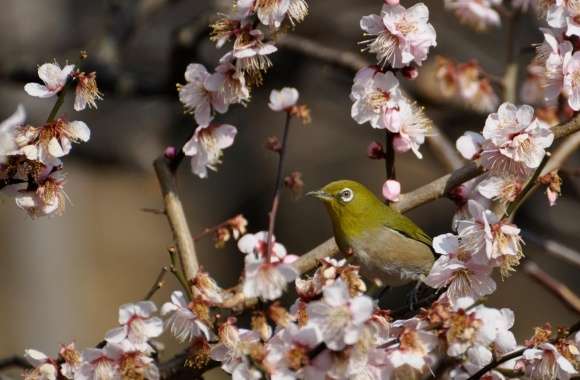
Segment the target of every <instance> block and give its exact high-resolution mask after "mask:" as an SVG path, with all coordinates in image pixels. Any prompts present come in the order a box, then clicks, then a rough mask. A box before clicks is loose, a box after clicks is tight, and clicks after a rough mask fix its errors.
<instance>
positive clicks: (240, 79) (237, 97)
mask: <svg viewBox="0 0 580 380" xmlns="http://www.w3.org/2000/svg"><path fill="white" fill-rule="evenodd" d="M207 86H208V87H209V88H212V89H214V88H217V89H218V91H220V92H221V93H222V94H223V97H224V100H225V102H226V104H235V103H240V104H246V103H247V102H248V101H249V100H250V89H249V88H248V86H247V84H246V78H245V76H244V73H243V72H241V71H238V70H236V67H235V66H234V65H233V64H231V63H230V62H224V63H221V64H219V65H218V66H217V67H216V68H215V73H214V74H212V75H210V76H209V78H208V79H207Z"/></svg>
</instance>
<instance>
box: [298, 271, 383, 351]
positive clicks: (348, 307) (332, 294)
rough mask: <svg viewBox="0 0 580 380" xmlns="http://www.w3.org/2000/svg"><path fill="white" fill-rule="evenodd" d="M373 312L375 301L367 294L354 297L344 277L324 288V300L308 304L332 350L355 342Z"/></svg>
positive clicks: (316, 324)
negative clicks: (350, 293) (349, 291)
mask: <svg viewBox="0 0 580 380" xmlns="http://www.w3.org/2000/svg"><path fill="white" fill-rule="evenodd" d="M372 312H373V302H372V300H371V299H370V298H369V297H367V296H357V297H354V298H351V297H350V295H349V293H348V287H347V285H346V283H345V282H344V281H343V280H342V279H338V280H337V281H336V282H335V283H334V284H332V285H330V286H327V287H326V288H325V289H324V291H323V298H322V300H321V301H316V302H312V303H310V304H308V316H309V318H310V321H311V323H312V324H313V325H314V326H316V327H317V328H318V329H319V330H320V332H321V335H322V340H323V341H324V342H325V343H326V345H327V346H328V348H330V349H331V350H342V349H343V348H344V347H345V346H346V345H352V344H355V343H356V342H357V341H358V338H359V335H360V334H361V332H362V329H363V327H364V323H365V322H366V321H368V319H369V318H370V317H371V315H372Z"/></svg>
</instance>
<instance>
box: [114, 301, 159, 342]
mask: <svg viewBox="0 0 580 380" xmlns="http://www.w3.org/2000/svg"><path fill="white" fill-rule="evenodd" d="M156 311H157V307H156V306H155V304H154V303H153V302H151V301H141V302H138V303H135V304H125V305H122V306H121V307H120V308H119V324H120V325H121V326H120V327H116V328H114V329H112V330H110V331H109V332H108V333H107V335H106V336H105V340H106V341H107V342H110V343H117V344H121V343H123V342H124V341H126V343H127V347H129V348H131V349H133V350H137V351H142V352H150V351H152V350H153V349H152V347H151V346H150V345H149V343H148V341H149V339H151V338H157V337H158V336H159V335H161V333H162V332H163V321H162V320H161V319H159V318H157V317H153V316H152V315H153V313H155V312H156Z"/></svg>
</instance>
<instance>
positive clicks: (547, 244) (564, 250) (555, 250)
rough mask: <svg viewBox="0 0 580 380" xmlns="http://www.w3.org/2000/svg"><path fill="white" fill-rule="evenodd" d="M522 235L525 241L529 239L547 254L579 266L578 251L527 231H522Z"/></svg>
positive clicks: (579, 256) (579, 257) (579, 253)
mask: <svg viewBox="0 0 580 380" xmlns="http://www.w3.org/2000/svg"><path fill="white" fill-rule="evenodd" d="M522 235H523V237H524V239H525V240H526V241H530V242H532V243H533V244H535V245H537V246H539V247H541V248H542V249H543V250H544V251H545V252H546V253H547V254H549V255H551V256H554V257H556V258H558V259H560V260H564V261H566V262H568V263H569V264H572V265H575V266H576V267H578V268H580V252H577V251H575V250H573V249H572V248H570V247H567V246H565V245H563V244H562V243H559V242H557V241H555V240H550V239H547V238H545V237H541V236H537V235H536V234H534V233H532V232H529V231H522Z"/></svg>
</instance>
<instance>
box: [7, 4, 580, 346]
mask: <svg viewBox="0 0 580 380" xmlns="http://www.w3.org/2000/svg"><path fill="white" fill-rule="evenodd" d="M223 3H224V2H220V1H218V2H217V3H215V2H212V1H210V0H109V1H104V0H103V1H75V0H43V1H38V0H2V12H0V118H2V119H3V118H5V117H7V116H8V115H10V114H11V113H12V112H13V111H14V109H15V108H16V106H17V104H18V103H22V104H24V105H25V107H26V109H27V110H28V121H29V122H30V123H33V124H34V123H39V122H41V121H43V120H44V119H46V116H47V114H48V113H49V111H50V109H51V107H52V105H53V101H54V99H49V100H42V99H36V98H31V97H29V96H28V95H26V93H25V92H24V90H23V86H24V84H25V83H26V82H28V81H36V78H37V77H36V68H37V66H38V65H39V64H42V63H44V62H48V61H53V60H54V59H56V60H57V61H58V62H60V63H61V64H62V63H64V62H65V60H67V59H68V60H70V61H73V60H75V59H76V57H77V56H78V52H79V51H80V50H81V49H85V50H87V51H88V53H89V56H90V58H89V60H88V62H87V65H88V68H89V69H94V70H96V71H97V79H98V82H99V84H100V87H101V90H102V91H103V92H104V94H105V96H104V98H105V100H104V101H103V102H100V103H99V109H98V110H96V111H94V110H93V111H85V112H82V113H75V112H74V111H73V110H72V101H71V100H70V98H69V99H68V100H67V103H66V105H65V107H63V112H64V113H65V114H66V115H67V116H68V117H69V118H70V119H72V120H84V121H86V122H87V124H88V125H89V127H90V128H91V131H92V138H91V140H90V142H89V143H87V144H82V145H75V146H74V147H73V151H72V154H71V155H69V156H67V157H66V159H65V163H66V165H65V169H66V171H67V173H68V176H67V185H66V191H67V194H68V196H69V197H70V199H71V201H70V204H69V205H68V207H67V210H66V212H65V214H64V215H63V216H61V217H56V218H52V219H40V220H34V221H33V220H30V219H29V218H28V217H27V216H26V214H25V213H24V212H23V211H21V210H19V209H17V208H16V206H15V205H14V204H13V201H12V200H11V199H10V198H8V197H1V196H0V357H2V356H8V355H11V354H21V353H23V350H24V349H25V348H32V347H34V348H37V349H39V350H41V351H45V352H47V353H49V354H56V352H57V350H58V347H59V345H60V344H61V343H67V342H69V341H75V342H77V344H78V346H79V347H86V346H91V345H94V344H95V343H96V342H98V341H100V340H101V339H102V337H103V335H104V333H105V332H106V331H107V330H108V329H110V328H112V327H114V326H115V325H116V324H117V310H118V307H119V305H120V304H123V303H126V302H134V301H137V300H140V299H142V298H143V297H144V295H145V294H146V293H147V291H148V290H149V288H150V287H151V285H152V284H153V282H154V279H155V277H156V276H157V274H158V272H159V270H160V268H161V267H162V266H163V265H165V264H167V263H168V256H167V253H166V252H167V251H166V250H167V247H168V246H169V245H170V244H171V233H170V230H169V227H168V226H167V223H166V220H165V218H164V217H163V216H162V215H154V214H150V213H145V212H143V211H141V209H142V208H161V207H162V203H161V198H160V193H159V189H158V185H157V182H156V179H155V175H154V173H153V169H152V166H151V163H152V161H153V159H154V158H155V157H156V156H158V155H159V154H160V153H161V152H162V151H163V149H164V147H166V146H167V145H180V144H182V143H183V141H184V140H185V139H186V138H187V136H188V135H189V134H190V133H191V132H192V130H193V128H194V125H193V119H192V118H191V117H189V116H186V115H183V111H182V107H181V105H180V103H179V101H178V98H177V93H176V90H175V84H176V83H177V82H184V80H183V73H184V71H185V67H186V66H187V64H188V63H191V62H199V63H203V64H204V65H206V66H207V67H208V68H211V67H213V66H214V65H215V63H216V62H217V60H218V59H219V57H220V56H221V55H222V54H223V53H225V51H218V50H217V49H215V47H214V46H213V45H211V44H210V43H209V41H208V39H207V35H206V32H207V30H206V28H205V25H204V24H203V20H205V19H206V18H207V16H208V14H212V13H215V11H216V9H219V7H221V6H224V5H225V4H223ZM225 3H227V1H225ZM309 3H310V7H311V13H310V15H309V16H308V17H307V19H306V21H305V22H304V23H303V24H300V25H298V26H297V27H296V29H295V30H294V31H292V33H294V34H296V35H300V36H304V37H308V38H311V39H313V40H316V41H318V42H321V43H323V44H325V45H327V46H332V47H336V48H339V49H345V50H349V51H352V52H357V51H358V50H359V47H358V46H357V42H358V41H359V40H360V39H361V31H360V29H359V26H358V23H359V19H360V17H361V16H363V15H367V14H370V13H376V12H378V10H379V8H380V6H381V3H382V2H381V1H377V0H358V1H356V2H354V1H348V0H334V1H310V2H309ZM403 3H404V5H406V6H408V5H409V4H407V2H405V1H404V2H403ZM426 3H427V5H428V6H429V8H430V10H431V13H432V14H431V17H430V20H431V23H432V24H433V26H434V27H435V29H436V30H437V37H438V38H437V42H438V46H437V48H436V49H432V51H431V53H430V57H431V58H430V61H429V62H427V64H426V69H425V71H424V73H422V74H421V75H420V76H419V79H418V81H420V83H418V85H420V86H421V87H424V88H427V89H429V88H431V89H432V88H434V85H433V84H432V80H433V76H432V71H429V66H430V65H432V62H433V61H434V57H435V55H437V54H441V55H445V56H450V57H453V58H455V59H457V60H459V61H467V60H468V59H470V58H476V59H477V60H478V61H479V62H480V63H481V64H482V65H483V67H484V68H486V70H487V71H488V72H490V73H492V74H496V75H501V74H502V70H503V63H504V46H503V45H504V43H505V39H506V32H505V30H504V29H494V30H491V31H489V32H487V33H484V34H477V33H475V32H472V31H471V30H469V29H468V28H466V27H464V26H461V25H459V23H458V22H457V21H456V19H455V17H454V16H453V15H452V14H450V13H448V12H446V11H445V10H444V9H443V5H442V4H443V2H442V1H427V2H426ZM200 22H202V24H200ZM516 37H517V38H516V44H517V45H516V46H521V47H525V46H529V45H530V44H531V43H537V42H540V41H541V40H542V36H541V34H540V33H539V31H538V24H537V21H536V19H535V16H534V15H533V14H530V15H526V16H525V17H523V18H522V19H521V20H520V23H519V27H518V30H517V33H516ZM369 58H372V57H369ZM521 59H522V62H523V63H524V64H525V63H526V62H527V61H529V60H530V59H531V55H525V54H524V55H523V56H522V58H521ZM273 61H274V67H273V68H272V69H271V70H270V71H269V72H268V74H267V75H266V80H265V83H264V85H263V86H262V87H261V88H258V89H256V90H255V91H254V93H253V99H252V101H251V103H250V104H249V105H248V107H247V108H243V107H240V106H234V107H232V108H231V110H230V112H228V113H227V114H226V115H224V116H223V117H222V116H220V117H219V120H221V121H223V122H227V123H230V124H233V125H235V126H237V127H238V130H239V132H238V136H237V139H236V143H235V144H234V146H233V147H231V148H229V149H227V150H226V151H225V156H224V163H223V165H221V166H220V168H219V172H218V173H213V172H212V173H210V175H209V178H208V179H206V180H200V179H198V178H197V177H195V176H193V175H192V174H191V172H190V171H189V168H188V165H182V168H181V171H180V173H179V186H180V190H181V196H182V200H183V202H184V203H185V207H186V212H187V215H188V218H189V223H190V227H191V230H192V231H194V233H195V232H198V231H201V230H203V228H205V227H208V226H213V225H215V224H217V223H220V222H222V221H224V220H226V219H227V218H229V217H231V216H234V215H235V214H237V213H243V214H244V215H245V216H246V217H247V218H248V220H249V222H250V224H249V231H250V232H257V231H260V230H263V229H266V226H267V212H268V209H269V207H270V203H271V194H272V191H273V186H274V175H275V170H276V169H275V168H276V163H277V158H276V157H275V155H274V154H272V153H271V152H269V151H267V150H266V149H264V142H265V140H266V138H267V137H268V136H272V135H280V134H281V131H282V126H283V122H284V120H283V115H281V114H278V113H274V112H272V111H270V110H269V109H268V107H267V96H268V94H269V92H270V91H271V90H272V89H274V88H280V87H282V86H293V87H296V88H298V89H299V90H300V93H301V102H304V103H306V104H308V105H309V106H310V108H311V111H312V119H313V122H312V124H310V125H308V126H306V127H302V126H300V125H298V123H296V124H295V125H294V127H293V128H292V130H291V135H290V145H289V151H288V161H287V172H288V173H289V172H290V171H293V170H300V171H301V172H302V173H303V178H304V181H305V184H306V185H305V190H310V189H314V188H318V187H320V186H322V185H324V184H325V183H327V182H329V181H331V180H335V179H339V178H350V179H355V180H358V181H360V182H362V183H365V184H367V185H368V186H369V187H370V188H371V189H373V190H374V191H376V192H377V193H379V192H380V188H381V185H382V183H383V181H384V166H383V163H382V162H380V161H371V160H369V159H368V158H367V157H366V147H367V145H368V143H369V142H370V141H372V140H379V141H381V140H382V135H381V134H380V132H378V131H375V130H372V129H371V128H370V127H369V126H358V125H356V124H355V123H354V121H353V120H352V119H351V118H350V107H351V102H350V100H349V98H348V94H349V93H350V87H351V84H352V78H353V74H352V73H351V72H349V71H346V70H344V69H340V68H336V67H331V66H327V65H324V64H321V63H320V62H318V61H316V60H312V59H309V58H307V57H304V56H301V55H299V54H296V53H293V52H290V51H287V50H284V49H283V48H281V49H280V51H279V52H278V53H277V54H275V55H274V56H273ZM89 71H90V70H89ZM416 86H417V83H415V84H413V88H411V93H413V92H414V91H415V89H414V88H415V87H416ZM427 92H429V91H427ZM431 93H432V91H431ZM419 100H420V102H421V104H422V105H424V106H425V107H426V112H427V114H428V115H429V116H430V117H431V118H433V119H434V120H435V121H436V123H437V124H438V125H439V127H440V128H441V130H442V131H443V133H445V134H447V135H448V136H449V137H450V138H451V139H453V141H454V140H455V139H456V138H457V137H458V136H459V135H461V134H462V133H463V132H464V131H465V130H468V129H471V130H481V129H482V127H483V123H484V120H485V116H484V115H477V114H474V113H473V112H471V111H468V110H464V109H461V108H458V107H456V106H448V105H446V104H445V103H444V102H442V101H441V99H438V98H437V97H433V96H426V97H419ZM422 150H423V152H424V154H425V157H424V159H423V160H418V159H416V158H415V157H414V155H412V153H407V154H403V155H400V156H398V158H397V172H398V176H399V179H400V181H401V182H402V185H403V191H410V190H413V189H414V188H416V187H418V186H421V185H423V184H425V183H427V182H428V181H430V180H432V179H435V178H437V177H439V176H440V175H442V174H444V173H445V170H444V168H443V166H442V165H441V164H440V163H439V162H438V161H437V160H436V159H435V158H434V156H432V155H431V152H430V151H429V148H428V146H424V148H423V149H422ZM578 159H579V157H578V156H577V155H576V157H573V158H572V159H570V160H569V161H568V163H567V164H566V166H565V167H566V168H569V169H571V170H574V168H577V167H578V164H579V162H578ZM564 181H565V182H564V187H563V194H564V196H563V198H561V199H560V200H559V202H558V205H557V206H556V207H553V208H550V207H548V203H547V200H546V198H545V195H544V194H542V193H541V192H538V193H537V194H536V195H535V196H534V197H533V198H532V199H531V200H530V201H529V202H528V203H527V204H526V205H525V206H524V208H523V209H522V210H521V212H520V213H519V215H518V218H517V220H516V223H517V224H518V225H519V226H520V227H522V228H523V229H524V230H526V231H532V232H533V233H534V234H535V235H536V236H549V237H550V238H551V239H554V240H557V241H559V242H561V243H564V244H566V245H568V246H570V247H572V248H574V249H580V240H579V239H578V236H579V234H580V224H579V223H578V215H579V210H580V207H579V206H580V204H579V199H580V198H579V194H580V193H579V191H580V187H579V186H580V183H579V182H578V180H577V179H575V178H568V177H565V178H564ZM453 212H454V205H453V204H452V203H451V202H450V201H448V200H445V199H443V200H439V201H437V202H434V203H431V204H428V205H425V206H422V207H420V208H418V209H416V210H414V211H412V212H411V213H409V214H410V216H411V217H412V218H413V219H414V220H415V221H416V222H417V223H418V224H419V225H420V226H421V227H423V228H424V229H425V230H426V231H427V232H428V233H429V234H431V235H436V234H439V233H445V232H448V231H450V221H451V216H452V214H453ZM276 235H277V239H278V240H279V241H280V242H282V243H283V244H285V245H286V247H287V248H288V250H289V251H290V252H291V253H295V254H302V253H304V252H306V251H308V250H309V249H310V248H312V247H314V246H315V245H317V244H319V243H321V242H322V241H324V240H326V239H327V238H328V237H329V236H330V235H331V228H330V224H329V221H328V220H327V215H326V214H325V212H324V210H323V209H322V207H321V206H320V204H318V203H317V202H315V201H313V200H311V199H304V198H302V199H297V200H294V199H292V197H291V196H290V193H289V192H286V193H285V194H284V196H283V199H282V204H281V208H280V212H279V220H278V224H277V230H276ZM198 252H199V255H200V261H201V263H202V265H203V267H204V268H205V269H206V270H207V271H208V272H209V273H211V274H212V275H214V276H215V278H216V279H217V280H218V281H219V282H220V284H221V285H223V286H224V287H228V286H232V285H234V284H235V283H236V282H237V280H238V276H239V273H240V269H241V264H242V256H241V254H239V253H238V252H237V251H236V249H235V245H233V244H229V245H228V246H227V247H226V248H225V249H215V248H214V247H213V244H212V242H211V238H210V239H206V240H204V241H202V242H200V243H199V244H198ZM525 253H526V254H527V255H528V256H529V257H531V258H532V259H533V260H534V261H536V262H537V263H538V264H540V266H541V267H542V268H543V269H544V270H545V271H547V272H548V273H550V274H551V275H553V276H554V277H556V278H558V279H559V280H561V281H562V282H564V283H565V284H566V285H568V286H569V287H570V288H571V289H572V290H573V291H575V292H580V282H579V281H578V274H579V273H578V268H577V267H573V266H571V265H569V264H566V263H565V262H562V261H558V260H556V259H554V258H553V257H550V256H548V255H546V254H545V252H544V251H542V250H541V249H540V248H539V247H538V246H537V245H535V244H533V243H531V242H530V243H528V244H527V245H526V247H525ZM498 285H499V289H498V291H497V292H496V293H495V294H493V295H492V296H491V297H490V299H489V304H490V305H493V306H495V307H510V308H512V309H513V310H514V311H515V314H516V326H515V327H514V331H515V333H516V335H517V336H518V338H519V339H524V338H526V337H528V336H529V335H531V332H532V330H531V329H532V328H533V327H534V326H536V325H541V324H543V323H544V322H546V321H549V322H552V323H553V325H555V326H565V325H566V326H567V325H570V324H571V323H573V322H575V321H576V319H577V317H578V316H577V315H575V314H574V313H573V312H571V311H569V310H568V309H567V308H566V307H565V306H564V305H563V304H562V303H561V302H560V301H559V300H558V299H556V298H554V297H553V296H552V295H551V294H549V293H548V292H547V291H546V290H545V289H544V288H543V287H541V286H539V285H537V284H536V283H535V282H534V281H533V280H531V279H530V278H529V277H527V275H526V274H525V273H523V271H519V272H517V273H515V274H514V275H512V276H511V277H509V278H508V279H506V280H505V281H503V282H501V280H500V279H498ZM175 288H176V284H175V282H174V281H173V279H172V278H170V277H168V281H167V285H166V287H165V288H164V289H162V290H161V291H160V292H158V293H157V294H156V295H155V296H154V298H153V300H154V301H155V302H156V303H157V304H158V305H161V304H162V303H163V302H164V301H165V300H167V299H168V294H169V292H170V291H171V290H172V289H175ZM400 295H401V294H398V293H397V292H395V293H394V294H393V295H392V297H393V298H397V297H399V296H400ZM393 302H394V303H396V302H397V300H395V299H394V300H393ZM165 340H167V341H168V342H169V341H171V340H170V339H165ZM174 350H175V347H169V348H168V350H167V351H168V352H167V353H166V354H165V355H166V356H169V355H170V353H171V352H173V351H174Z"/></svg>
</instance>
